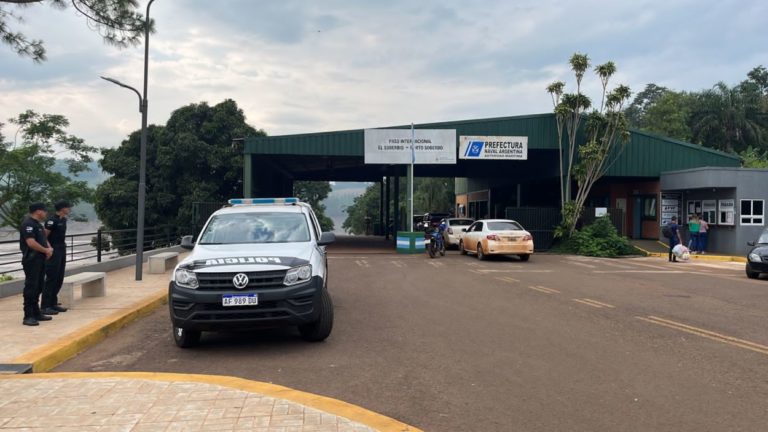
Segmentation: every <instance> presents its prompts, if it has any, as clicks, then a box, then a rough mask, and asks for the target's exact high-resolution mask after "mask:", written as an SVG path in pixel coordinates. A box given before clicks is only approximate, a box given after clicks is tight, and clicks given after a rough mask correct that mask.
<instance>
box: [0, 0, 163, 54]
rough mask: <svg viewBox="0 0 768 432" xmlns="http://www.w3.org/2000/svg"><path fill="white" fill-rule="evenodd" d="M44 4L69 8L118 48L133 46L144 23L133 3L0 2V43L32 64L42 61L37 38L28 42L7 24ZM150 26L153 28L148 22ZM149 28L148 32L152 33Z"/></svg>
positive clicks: (132, 0) (87, 0)
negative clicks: (26, 58)
mask: <svg viewBox="0 0 768 432" xmlns="http://www.w3.org/2000/svg"><path fill="white" fill-rule="evenodd" d="M43 4H47V5H49V6H52V7H54V8H56V9H67V8H69V7H70V6H71V7H72V9H73V10H74V11H75V12H77V13H78V15H79V16H82V17H83V19H84V20H85V21H86V24H87V25H88V27H89V28H90V29H92V30H94V31H96V32H98V33H99V35H100V36H101V37H102V39H103V40H104V42H106V43H108V44H110V45H114V46H117V47H120V48H124V47H128V46H131V45H136V44H138V43H139V42H140V41H141V38H142V36H143V35H144V29H145V20H144V16H143V15H142V14H141V12H139V10H138V9H139V2H138V1H137V0H0V41H2V42H3V43H5V44H6V45H8V46H10V48H11V49H12V50H14V51H15V52H16V53H18V54H19V55H21V56H24V57H29V58H31V59H32V60H33V61H35V62H42V61H45V59H46V51H45V45H44V43H43V41H42V40H40V39H30V38H29V37H28V36H27V35H25V34H24V33H21V32H18V31H15V30H13V29H12V26H11V23H13V22H21V21H23V20H24V15H34V13H29V14H27V13H26V12H27V9H30V10H33V7H35V6H40V5H43ZM150 26H152V27H154V25H153V21H152V20H150ZM152 27H150V30H152Z"/></svg>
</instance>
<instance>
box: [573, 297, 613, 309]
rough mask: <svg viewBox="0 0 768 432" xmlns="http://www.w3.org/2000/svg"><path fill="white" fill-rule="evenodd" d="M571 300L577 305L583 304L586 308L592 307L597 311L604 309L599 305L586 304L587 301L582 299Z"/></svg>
mask: <svg viewBox="0 0 768 432" xmlns="http://www.w3.org/2000/svg"><path fill="white" fill-rule="evenodd" d="M571 300H573V301H575V302H577V303H581V304H585V305H587V306H592V307H593V308H597V309H602V308H604V307H605V306H601V305H599V304H595V303H591V302H588V301H586V300H584V299H571Z"/></svg>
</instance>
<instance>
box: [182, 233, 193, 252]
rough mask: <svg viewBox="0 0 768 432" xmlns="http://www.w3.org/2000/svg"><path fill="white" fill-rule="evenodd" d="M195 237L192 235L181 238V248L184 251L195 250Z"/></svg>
mask: <svg viewBox="0 0 768 432" xmlns="http://www.w3.org/2000/svg"><path fill="white" fill-rule="evenodd" d="M193 238H194V237H192V236H191V235H186V236H184V237H182V238H181V247H182V249H188V250H192V249H194V248H195V241H194V240H193Z"/></svg>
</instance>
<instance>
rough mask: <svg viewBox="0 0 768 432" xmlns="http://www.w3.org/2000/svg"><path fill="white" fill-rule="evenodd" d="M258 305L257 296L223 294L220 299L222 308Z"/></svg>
mask: <svg viewBox="0 0 768 432" xmlns="http://www.w3.org/2000/svg"><path fill="white" fill-rule="evenodd" d="M258 304H259V295H258V294H244V295H241V294H224V295H223V296H222V297H221V305H222V306H256V305H258Z"/></svg>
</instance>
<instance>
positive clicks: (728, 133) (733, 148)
mask: <svg viewBox="0 0 768 432" xmlns="http://www.w3.org/2000/svg"><path fill="white" fill-rule="evenodd" d="M759 111H760V99H758V98H756V97H755V95H753V94H750V93H748V92H746V91H745V89H744V88H743V87H742V86H734V87H729V86H728V85H727V84H726V83H724V82H719V83H717V84H715V86H714V87H713V88H712V89H710V90H706V91H704V92H702V93H701V94H700V95H699V100H698V103H697V107H696V110H695V112H694V114H693V118H692V130H693V138H694V140H696V141H698V142H703V143H708V144H709V145H710V146H711V147H713V148H716V149H718V150H723V151H727V152H730V153H734V152H740V151H743V150H745V149H746V148H747V147H749V146H758V147H762V146H763V140H764V138H763V131H762V127H761V124H760V119H759V116H758V113H759Z"/></svg>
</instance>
